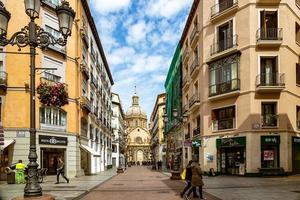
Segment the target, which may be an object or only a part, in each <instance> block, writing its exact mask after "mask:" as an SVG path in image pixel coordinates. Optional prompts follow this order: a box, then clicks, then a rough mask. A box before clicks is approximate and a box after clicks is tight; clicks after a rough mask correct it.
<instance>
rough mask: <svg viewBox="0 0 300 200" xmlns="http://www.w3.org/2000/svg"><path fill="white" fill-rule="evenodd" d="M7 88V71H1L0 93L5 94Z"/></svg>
mask: <svg viewBox="0 0 300 200" xmlns="http://www.w3.org/2000/svg"><path fill="white" fill-rule="evenodd" d="M6 90H7V73H6V72H4V71H0V94H5V93H6Z"/></svg>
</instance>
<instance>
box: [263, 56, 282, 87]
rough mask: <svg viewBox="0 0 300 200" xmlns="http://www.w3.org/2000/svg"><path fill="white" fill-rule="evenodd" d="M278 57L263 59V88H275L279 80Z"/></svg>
mask: <svg viewBox="0 0 300 200" xmlns="http://www.w3.org/2000/svg"><path fill="white" fill-rule="evenodd" d="M277 72H278V70H277V57H269V58H261V63H260V73H261V80H260V84H261V85H263V86H275V85H276V82H277V81H276V79H277Z"/></svg>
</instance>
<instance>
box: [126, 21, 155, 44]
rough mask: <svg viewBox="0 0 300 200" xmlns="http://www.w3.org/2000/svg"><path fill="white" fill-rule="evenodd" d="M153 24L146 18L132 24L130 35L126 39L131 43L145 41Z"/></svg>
mask: <svg viewBox="0 0 300 200" xmlns="http://www.w3.org/2000/svg"><path fill="white" fill-rule="evenodd" d="M152 29H153V25H152V24H151V23H148V24H147V23H146V22H145V21H144V20H140V21H139V22H137V23H135V24H132V25H130V26H129V27H128V35H127V37H126V41H127V42H128V43H131V44H135V43H139V42H141V41H143V40H144V39H145V38H146V36H147V34H148V33H149V32H151V30H152Z"/></svg>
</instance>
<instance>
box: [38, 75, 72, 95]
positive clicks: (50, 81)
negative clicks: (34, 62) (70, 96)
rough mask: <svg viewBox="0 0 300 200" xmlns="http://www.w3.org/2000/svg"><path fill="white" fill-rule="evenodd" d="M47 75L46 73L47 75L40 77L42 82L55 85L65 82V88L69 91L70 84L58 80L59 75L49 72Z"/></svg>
mask: <svg viewBox="0 0 300 200" xmlns="http://www.w3.org/2000/svg"><path fill="white" fill-rule="evenodd" d="M45 75H46V77H41V78H40V81H41V83H46V84H48V85H50V86H54V85H56V84H58V83H59V84H63V85H64V87H65V90H66V91H68V85H67V84H65V83H62V82H60V81H58V78H57V77H59V76H56V75H54V74H48V73H45ZM59 78H60V77H59Z"/></svg>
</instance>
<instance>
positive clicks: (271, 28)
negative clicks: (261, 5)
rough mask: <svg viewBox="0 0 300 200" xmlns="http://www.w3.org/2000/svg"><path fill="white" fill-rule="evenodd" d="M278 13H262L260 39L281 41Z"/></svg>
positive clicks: (264, 11) (263, 11)
mask: <svg viewBox="0 0 300 200" xmlns="http://www.w3.org/2000/svg"><path fill="white" fill-rule="evenodd" d="M277 17H278V12H277V11H266V10H262V11H260V30H259V34H260V39H262V40H277V39H279V36H280V35H279V30H280V29H278V19H277Z"/></svg>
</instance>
